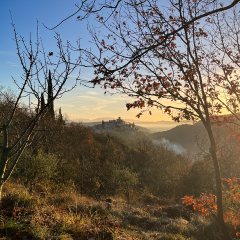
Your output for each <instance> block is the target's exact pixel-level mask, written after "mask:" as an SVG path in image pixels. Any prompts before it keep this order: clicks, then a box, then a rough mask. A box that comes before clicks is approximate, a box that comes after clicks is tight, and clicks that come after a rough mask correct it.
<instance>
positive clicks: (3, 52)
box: [0, 51, 16, 56]
mask: <svg viewBox="0 0 240 240" xmlns="http://www.w3.org/2000/svg"><path fill="white" fill-rule="evenodd" d="M0 55H10V56H13V55H16V53H15V52H7V51H0Z"/></svg>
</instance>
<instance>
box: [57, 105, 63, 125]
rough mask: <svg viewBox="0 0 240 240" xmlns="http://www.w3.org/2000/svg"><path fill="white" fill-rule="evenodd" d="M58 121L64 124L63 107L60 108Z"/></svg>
mask: <svg viewBox="0 0 240 240" xmlns="http://www.w3.org/2000/svg"><path fill="white" fill-rule="evenodd" d="M58 122H59V123H60V124H64V121H63V115H62V109H61V107H60V108H59V114H58Z"/></svg>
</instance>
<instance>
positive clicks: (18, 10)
mask: <svg viewBox="0 0 240 240" xmlns="http://www.w3.org/2000/svg"><path fill="white" fill-rule="evenodd" d="M76 3H77V2H76V1H75V0H68V1H66V0H51V1H47V0H8V1H0V22H1V24H0V33H1V35H0V73H1V78H0V86H4V87H5V88H6V89H7V88H8V87H10V89H12V90H14V92H15V93H16V94H17V93H18V90H17V87H16V85H15V83H14V81H13V78H14V79H15V80H16V82H17V83H21V75H22V73H23V70H22V68H21V64H20V62H19V59H18V56H17V54H16V52H17V50H16V44H15V42H14V40H13V38H14V31H13V27H12V25H11V23H12V21H13V23H14V24H15V28H16V31H17V33H18V36H22V37H24V39H25V41H26V43H28V41H29V37H30V33H31V37H32V39H33V41H34V39H36V33H37V22H38V25H39V36H40V38H41V39H42V42H43V45H44V49H45V52H46V53H48V52H54V54H55V53H56V52H57V46H56V39H55V36H56V32H58V33H59V34H60V36H61V39H62V41H63V44H65V43H66V42H67V41H70V42H71V43H72V44H73V45H75V44H76V41H77V40H78V39H80V41H81V44H82V46H86V47H89V46H92V45H91V44H90V41H91V36H90V34H89V32H88V29H87V25H88V24H89V25H95V24H96V20H94V19H93V18H92V19H91V18H90V19H88V21H77V15H76V16H75V17H72V18H70V19H69V20H67V21H65V22H63V23H62V24H61V25H60V26H59V27H57V28H56V29H55V30H53V31H51V30H48V29H47V28H46V27H44V26H43V24H45V25H46V26H47V27H49V28H51V27H54V26H56V25H57V24H58V23H60V22H61V20H63V19H64V18H66V17H68V16H69V15H71V14H72V13H73V12H75V11H76V10H77V8H76V6H75V4H76ZM10 12H11V14H10ZM11 16H12V20H11ZM96 30H97V31H100V32H101V33H102V34H105V33H106V35H107V32H103V31H104V29H101V28H97V29H96ZM55 31H56V32H55ZM92 50H94V48H92ZM73 60H74V58H73ZM79 71H80V72H81V75H80V77H81V79H86V80H89V79H92V78H93V77H95V76H94V74H93V70H92V69H91V68H77V69H76V71H75V72H73V73H72V74H71V76H70V77H69V79H68V81H67V87H71V86H72V84H73V83H74V81H75V79H76V77H77V76H78V72H79ZM104 91H105V90H104V89H101V88H99V87H95V88H88V87H85V86H82V85H80V84H78V85H77V86H76V87H75V88H74V89H73V90H72V91H70V92H68V93H66V94H64V95H63V96H62V97H61V98H60V99H57V100H56V101H55V110H56V111H57V110H58V108H59V107H61V109H62V112H63V113H64V114H66V115H67V118H68V119H69V120H80V121H89V120H93V119H96V118H98V119H104V120H107V119H108V118H115V119H116V118H118V117H121V118H122V119H131V120H134V121H136V122H137V121H138V120H139V119H138V118H136V115H137V114H138V113H139V109H133V110H132V109H131V110H129V111H127V108H126V103H128V102H131V100H132V99H131V98H129V97H127V96H124V95H119V94H113V95H104ZM151 112H152V115H149V114H148V112H146V113H144V114H143V115H142V116H141V118H140V120H141V121H153V122H156V121H171V118H170V117H168V115H166V114H164V113H162V111H161V110H159V109H154V108H152V109H151Z"/></svg>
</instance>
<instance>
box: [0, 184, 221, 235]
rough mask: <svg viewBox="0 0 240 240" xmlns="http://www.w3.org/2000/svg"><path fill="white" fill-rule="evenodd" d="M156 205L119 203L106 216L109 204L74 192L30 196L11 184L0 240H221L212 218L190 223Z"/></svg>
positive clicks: (4, 204) (176, 211) (177, 209)
mask: <svg viewBox="0 0 240 240" xmlns="http://www.w3.org/2000/svg"><path fill="white" fill-rule="evenodd" d="M41 191H42V190H41ZM142 200H144V199H143V198H142ZM155 200H156V199H154V198H151V196H147V198H145V202H146V201H147V202H149V203H151V204H150V205H147V204H139V203H138V204H136V203H135V204H134V205H133V204H132V205H131V206H128V205H127V204H126V203H125V202H124V201H123V200H121V199H117V200H116V201H115V202H114V203H113V204H112V208H111V209H110V210H108V209H107V208H106V205H105V203H100V202H94V201H93V200H91V199H88V198H86V197H82V196H79V195H76V193H74V191H63V192H58V193H55V194H50V193H48V192H47V191H44V192H40V193H37V192H35V193H34V194H32V195H30V194H29V193H28V191H27V189H26V188H24V187H23V186H20V185H17V184H13V183H11V184H10V183H9V184H7V187H6V188H5V190H4V198H3V201H2V206H1V219H0V239H2V240H3V239H69V240H70V239H89V240H90V239H92V240H93V239H99V240H100V239H101V240H108V239H142V240H143V239H165V240H166V239H169V240H170V239H172V240H173V239H179V240H186V239H191V240H194V239H196V240H198V239H199V240H200V239H201V240H202V239H205V240H208V239H209V240H214V239H219V237H220V236H219V232H220V231H219V229H218V228H217V226H216V224H215V223H214V221H212V220H211V219H210V218H208V219H206V218H203V217H201V215H195V214H193V215H191V221H190V219H189V216H190V215H189V213H188V212H187V211H186V209H185V208H183V207H182V206H180V205H174V206H172V207H166V206H160V205H158V204H155V202H154V201H155ZM180 215H181V216H180ZM186 219H187V220H186Z"/></svg>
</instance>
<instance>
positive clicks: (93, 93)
mask: <svg viewBox="0 0 240 240" xmlns="http://www.w3.org/2000/svg"><path fill="white" fill-rule="evenodd" d="M87 93H88V94H92V95H98V93H97V92H87Z"/></svg>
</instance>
